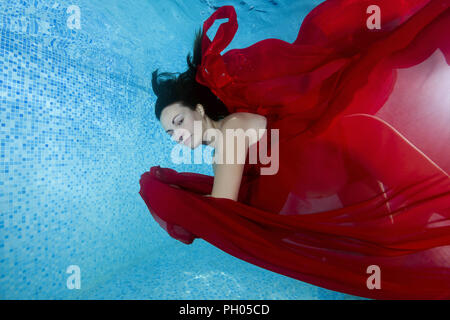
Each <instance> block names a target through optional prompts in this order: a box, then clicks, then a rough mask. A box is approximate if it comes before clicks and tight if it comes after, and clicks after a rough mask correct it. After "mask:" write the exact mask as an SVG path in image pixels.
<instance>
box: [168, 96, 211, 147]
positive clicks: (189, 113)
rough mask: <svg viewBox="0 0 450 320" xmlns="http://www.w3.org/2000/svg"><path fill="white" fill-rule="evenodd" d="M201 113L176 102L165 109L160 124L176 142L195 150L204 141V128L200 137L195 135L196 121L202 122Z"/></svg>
mask: <svg viewBox="0 0 450 320" xmlns="http://www.w3.org/2000/svg"><path fill="white" fill-rule="evenodd" d="M202 119H203V118H202V116H201V114H200V112H198V111H196V110H192V109H191V108H189V107H186V106H184V105H183V104H181V103H180V102H176V103H173V104H170V105H168V106H167V107H165V108H164V109H163V110H162V112H161V117H160V122H161V125H162V126H163V128H164V130H165V131H166V132H167V133H168V134H169V135H171V136H172V139H173V140H174V141H175V142H178V143H183V144H184V145H186V146H188V147H190V148H192V149H195V148H197V147H198V146H199V145H200V144H201V143H202V141H203V126H202V130H200V131H199V132H200V134H199V135H196V136H195V135H194V121H200V122H201V124H203V122H202Z"/></svg>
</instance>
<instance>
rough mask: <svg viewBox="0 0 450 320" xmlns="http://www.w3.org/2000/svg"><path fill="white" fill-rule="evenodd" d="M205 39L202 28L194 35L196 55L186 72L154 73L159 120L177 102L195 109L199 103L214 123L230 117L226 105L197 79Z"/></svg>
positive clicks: (154, 90) (156, 108)
mask: <svg viewBox="0 0 450 320" xmlns="http://www.w3.org/2000/svg"><path fill="white" fill-rule="evenodd" d="M202 36H203V32H202V31H201V29H200V30H198V31H197V32H196V33H195V40H194V50H193V53H194V54H193V57H191V54H190V53H188V55H187V59H186V60H187V64H188V69H187V70H186V71H185V72H183V73H181V74H180V73H170V72H163V73H159V74H158V69H156V70H155V71H153V73H152V87H153V92H154V93H155V95H156V96H157V99H156V103H155V115H156V118H157V119H158V120H160V118H161V113H162V110H163V109H164V108H165V107H167V106H168V105H170V104H172V103H175V102H181V103H183V104H184V105H186V106H187V107H189V108H191V109H192V110H195V107H196V105H197V104H198V103H200V104H202V105H203V107H204V110H205V113H206V115H207V116H208V117H210V118H211V119H213V120H214V121H218V120H219V119H222V118H224V117H225V116H227V115H228V114H230V112H229V111H228V109H227V107H226V106H225V104H224V103H223V102H222V101H220V100H219V98H218V97H217V96H216V95H214V94H213V93H212V92H211V90H210V89H209V88H208V87H206V86H204V85H201V84H200V83H198V82H197V81H196V80H195V76H196V73H197V67H198V66H199V65H200V64H201V59H202V47H201V43H202V42H201V40H202ZM177 74H178V76H177Z"/></svg>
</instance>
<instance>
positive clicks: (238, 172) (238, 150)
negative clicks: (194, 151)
mask: <svg viewBox="0 0 450 320" xmlns="http://www.w3.org/2000/svg"><path fill="white" fill-rule="evenodd" d="M265 126H266V119H265V117H263V116H259V115H252V114H244V115H241V117H239V116H238V117H235V118H234V119H232V120H230V121H227V122H226V123H225V124H224V125H223V127H222V132H223V143H222V145H217V146H216V149H215V155H214V158H215V159H222V161H221V162H220V163H216V164H213V169H214V184H213V189H212V192H211V197H216V198H227V199H231V200H234V201H237V199H238V195H239V189H240V185H241V180H242V174H243V171H244V166H245V159H246V157H247V153H248V148H249V145H251V144H253V143H255V142H256V141H251V142H250V139H249V137H247V136H245V133H244V132H245V130H247V129H248V128H253V129H259V128H260V127H263V128H265ZM226 129H232V130H234V129H242V131H237V134H238V136H239V138H240V139H241V141H242V142H244V143H243V145H242V146H240V145H239V144H238V143H236V142H237V141H236V139H235V138H234V137H230V138H231V140H232V139H235V141H234V142H235V143H232V141H231V140H230V141H228V140H227V135H226ZM229 152H233V154H234V159H233V161H232V163H227V161H226V159H227V154H228V153H229ZM230 157H231V155H230Z"/></svg>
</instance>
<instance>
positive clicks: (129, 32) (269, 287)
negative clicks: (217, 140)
mask: <svg viewBox="0 0 450 320" xmlns="http://www.w3.org/2000/svg"><path fill="white" fill-rule="evenodd" d="M320 2H321V1H303V0H302V1H300V0H298V1H291V0H282V1H280V0H265V1H263V0H260V1H256V0H251V1H213V0H177V1H174V0H172V1H167V0H158V1H157V0H131V1H130V0H127V1H122V0H102V1H100V0H77V1H75V0H74V1H61V0H55V1H50V0H45V1H44V0H34V1H31V0H27V1H24V0H20V1H19V0H6V1H5V0H2V1H0V32H1V40H0V41H1V42H0V71H1V72H0V139H1V140H0V141H1V146H0V147H1V148H0V152H1V154H0V298H1V299H324V298H325V299H349V298H353V297H351V296H348V295H344V294H340V293H336V292H332V291H328V290H325V289H322V288H318V287H315V286H312V285H309V284H305V283H302V282H300V281H297V280H294V279H291V278H288V277H285V276H282V275H279V274H276V273H273V272H270V271H267V270H265V269H262V268H260V267H257V266H254V265H252V264H249V263H247V262H244V261H241V260H239V259H237V258H235V257H233V256H230V255H228V254H226V253H224V252H223V251H221V250H220V249H218V248H216V247H214V246H212V245H210V244H209V243H206V242H205V241H203V240H201V239H197V240H195V242H194V243H193V244H192V245H189V246H188V245H185V244H183V243H181V242H178V241H176V240H174V239H172V238H170V237H169V236H168V234H167V233H166V232H165V231H164V230H162V229H161V228H160V227H159V225H158V224H157V223H156V222H155V221H154V220H153V219H152V218H151V215H150V214H149V212H148V209H147V207H146V205H145V203H144V201H143V200H142V198H141V197H140V195H139V194H138V191H139V178H140V176H141V174H142V173H144V172H145V171H148V170H149V168H150V167H151V166H154V165H161V166H162V167H171V168H174V169H175V170H178V171H192V172H199V173H204V174H209V175H212V174H213V173H212V169H211V167H209V166H207V165H206V164H204V165H195V164H192V165H176V164H173V163H171V161H170V157H169V154H170V150H171V148H172V147H173V142H171V141H170V139H169V136H168V135H167V134H165V133H164V132H163V130H162V128H161V127H160V125H159V123H158V122H157V120H156V119H155V117H154V112H153V109H152V108H153V103H154V100H155V97H154V95H153V93H152V91H151V84H150V75H151V72H152V71H153V70H154V69H155V68H160V69H161V70H164V71H183V70H184V69H185V67H186V65H185V57H186V54H187V53H188V52H189V50H191V46H192V40H193V34H194V30H195V29H196V28H198V27H200V26H201V24H202V23H203V21H204V20H205V19H206V18H208V17H209V15H210V14H211V13H212V12H214V10H215V8H217V7H218V6H221V5H225V4H232V5H234V6H235V8H236V11H237V14H238V22H239V30H238V33H237V35H236V37H235V39H234V40H233V42H232V43H231V45H230V47H229V49H232V48H239V47H246V46H249V45H251V44H253V43H255V42H257V41H259V40H262V39H265V38H278V39H282V40H285V41H289V42H292V41H294V40H295V38H296V36H297V33H298V30H299V27H300V25H301V21H302V19H303V18H304V17H305V15H306V14H307V13H308V12H309V11H310V10H311V9H312V8H313V7H314V6H316V5H317V4H318V3H320ZM71 5H76V6H77V7H78V8H79V9H80V11H79V20H78V21H80V24H79V25H76V23H74V21H75V20H73V19H71V18H70V17H71V16H72V15H73V14H74V12H75V11H71V10H69V12H67V9H68V8H69V7H70V6H71ZM78 27H79V28H78ZM227 50H228V49H227ZM71 265H76V266H78V267H79V269H80V274H79V276H80V277H79V279H80V282H79V283H80V285H81V287H80V289H76V288H75V289H69V288H68V285H67V280H68V278H69V277H70V276H71V274H68V273H66V270H67V268H68V267H69V266H71Z"/></svg>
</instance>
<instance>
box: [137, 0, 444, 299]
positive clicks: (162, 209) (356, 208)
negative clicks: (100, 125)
mask: <svg viewBox="0 0 450 320" xmlns="http://www.w3.org/2000/svg"><path fill="white" fill-rule="evenodd" d="M370 5H378V6H379V8H380V9H381V29H373V30H371V29H369V28H368V27H367V25H366V20H367V18H368V17H369V16H370V14H367V13H366V10H367V7H369V6H370ZM449 8H450V1H449V0H408V1H401V0H369V1H365V0H328V1H325V2H324V3H322V4H321V5H319V6H318V7H317V8H315V9H314V10H313V11H312V12H311V13H310V14H309V15H308V16H307V17H306V18H305V20H304V22H303V24H302V26H301V29H300V31H299V35H298V37H297V39H296V40H295V42H294V43H292V44H291V43H287V42H284V41H281V40H277V39H267V40H263V41H260V42H258V43H256V44H254V45H252V46H250V47H248V48H245V49H234V50H230V51H228V52H226V53H224V54H223V55H221V54H220V53H221V52H222V51H223V50H224V49H225V48H226V47H227V45H228V44H229V42H230V41H231V40H232V38H233V36H234V34H235V32H236V30H237V19H236V13H235V11H234V8H233V7H231V6H224V7H221V8H219V9H218V10H217V11H216V12H214V14H213V15H212V16H211V17H210V18H209V19H208V20H206V21H205V23H204V25H203V28H204V31H205V33H206V31H207V30H208V29H209V27H210V26H211V25H212V24H213V22H214V21H215V20H216V19H221V18H228V19H229V21H228V22H226V23H223V24H222V25H221V26H220V27H219V29H218V31H217V33H216V35H215V37H214V39H213V40H212V41H211V40H210V39H209V38H208V37H207V36H206V35H205V36H204V38H203V41H202V45H203V46H202V49H203V52H202V57H203V58H202V65H201V66H200V67H199V68H198V72H197V81H198V82H200V83H202V84H204V85H206V86H208V87H209V88H210V89H211V90H212V91H213V92H214V93H215V94H216V95H217V96H218V97H219V98H220V99H221V100H222V101H223V102H224V103H225V104H226V105H227V107H228V108H229V111H230V112H239V111H241V112H242V111H243V112H252V113H258V114H263V115H265V116H266V117H267V119H268V129H279V142H275V143H277V144H278V150H279V169H278V172H277V173H276V174H273V175H262V174H261V171H260V169H262V168H264V167H269V165H263V164H261V163H257V164H250V163H249V162H248V161H247V164H246V166H245V170H244V176H243V179H242V184H241V188H240V192H239V199H238V201H233V200H230V199H225V198H211V197H204V196H203V195H204V194H210V193H211V190H212V185H213V179H214V178H213V177H212V176H207V175H202V174H196V173H189V172H176V171H175V170H172V169H169V168H161V167H160V166H155V167H152V168H151V169H150V171H149V172H146V173H144V174H143V175H142V177H141V180H140V185H141V190H140V195H141V196H142V198H143V199H144V201H145V203H146V204H147V206H148V208H149V209H150V212H151V214H152V215H153V217H154V218H155V220H156V221H158V223H159V224H160V225H161V226H162V227H163V228H164V229H165V230H167V232H168V233H169V234H170V235H171V236H172V237H173V238H175V239H178V240H180V241H182V242H184V243H186V244H190V243H192V242H193V240H194V239H195V238H201V239H204V240H205V241H208V242H209V243H211V244H213V245H215V246H216V247H218V248H220V249H221V250H223V251H225V252H227V253H229V254H231V255H233V256H235V257H238V258H240V259H242V260H245V261H247V262H249V263H253V264H255V265H258V266H260V267H263V268H266V269H268V270H271V271H274V272H278V273H280V274H283V275H286V276H289V277H292V278H295V279H299V280H301V281H305V282H308V283H311V284H314V285H317V286H321V287H324V288H327V289H331V290H336V291H341V292H344V293H349V294H354V295H358V296H363V297H368V298H382V299H418V298H432V299H441V298H442V299H443V298H445V299H449V298H450V177H449V173H450V125H449V124H450V90H449V89H450V67H449V64H450V37H449V33H448V30H450V9H449ZM269 136H270V131H268V132H267V133H266V135H265V137H266V138H268V137H269ZM268 140H269V144H270V143H274V142H273V141H272V142H271V141H270V139H268ZM256 147H259V143H258V144H255V145H253V146H252V148H256ZM249 154H250V152H249ZM247 160H248V157H247ZM172 185H177V186H178V187H179V188H176V187H174V186H172ZM169 204H170V205H169ZM371 266H376V267H378V268H379V271H380V272H379V273H376V274H374V273H373V271H371V270H372V269H371V268H373V267H371ZM372 275H374V276H377V275H379V278H378V280H379V284H380V285H381V288H378V289H377V288H373V286H372V287H371V286H370V285H368V283H369V284H376V283H377V282H374V280H373V277H371V276H372ZM369 277H370V279H369ZM370 288H372V289H370Z"/></svg>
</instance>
